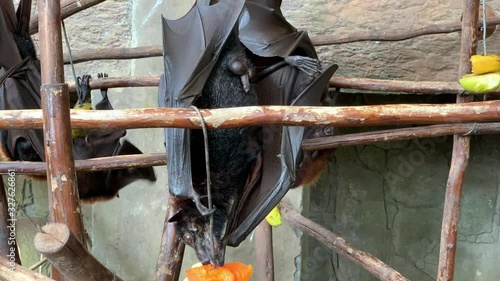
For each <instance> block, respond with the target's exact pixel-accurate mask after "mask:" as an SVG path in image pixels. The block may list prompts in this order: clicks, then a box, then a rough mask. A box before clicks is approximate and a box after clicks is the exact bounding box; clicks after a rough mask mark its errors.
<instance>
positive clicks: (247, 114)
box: [0, 100, 500, 137]
mask: <svg viewBox="0 0 500 281" xmlns="http://www.w3.org/2000/svg"><path fill="white" fill-rule="evenodd" d="M200 112H201V114H202V116H203V118H204V119H205V122H206V125H207V127H208V128H210V129H224V128H238V127H246V126H262V125H268V124H283V125H288V126H316V125H331V126H337V127H363V126H380V125H396V124H446V123H466V122H493V121H500V114H499V112H500V100H494V101H481V102H472V103H469V104H392V105H370V106H338V107H337V106H336V107H320V106H316V107H315V106H300V107H299V106H248V107H234V108H221V109H200ZM229 116H230V118H229ZM102 120H106V122H102ZM42 121H43V119H42V114H41V111H40V110H2V111H0V129H13V128H16V129H29V128H40V127H41V125H42ZM71 125H72V127H73V128H110V127H112V128H122V129H131V128H189V129H199V128H200V120H199V118H198V116H197V114H196V112H195V111H194V110H192V109H189V108H142V109H123V110H91V111H89V110H71ZM69 137H70V136H69Z"/></svg>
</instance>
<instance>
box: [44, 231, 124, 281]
mask: <svg viewBox="0 0 500 281" xmlns="http://www.w3.org/2000/svg"><path fill="white" fill-rule="evenodd" d="M35 248H36V250H37V251H38V252H40V253H42V254H43V255H44V256H45V257H46V258H47V259H48V260H49V261H50V262H51V263H52V265H53V266H55V267H56V268H57V269H58V270H59V272H60V273H61V274H62V275H63V276H64V277H65V278H67V279H66V280H72V281H113V280H116V281H120V280H121V279H120V278H119V277H118V276H116V274H113V273H112V272H111V271H109V270H108V269H107V268H106V267H104V266H103V265H102V264H101V263H100V262H99V261H98V260H97V259H96V258H94V257H93V256H92V255H91V254H90V253H89V252H88V251H87V250H86V249H85V248H84V247H83V245H82V244H81V243H80V242H79V241H78V239H77V238H76V237H75V236H74V235H73V233H71V231H70V230H69V228H68V226H67V225H65V224H62V223H50V224H47V225H45V226H43V227H42V232H39V233H37V234H36V235H35Z"/></svg>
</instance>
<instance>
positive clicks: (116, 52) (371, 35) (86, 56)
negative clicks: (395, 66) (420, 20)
mask: <svg viewBox="0 0 500 281" xmlns="http://www.w3.org/2000/svg"><path fill="white" fill-rule="evenodd" d="M87 1H88V0H87ZM498 24H500V19H491V20H488V22H487V26H496V25H498ZM461 26H462V25H461V23H459V22H457V23H448V24H435V25H431V26H428V27H424V28H421V29H417V30H410V31H406V30H405V31H394V30H393V31H382V32H380V33H378V34H377V33H376V32H373V31H367V32H362V33H360V32H356V33H353V34H348V35H345V36H343V37H339V36H338V35H326V36H325V35H320V36H312V37H311V40H312V42H313V44H314V45H315V46H324V45H334V44H344V43H353V42H361V41H402V40H407V39H411V38H415V37H419V36H423V35H431V34H443V33H452V32H457V31H460V30H461ZM162 55H163V47H162V46H145V47H135V48H118V49H117V48H101V49H89V50H82V51H74V52H73V59H74V61H73V63H80V62H85V61H91V60H111V59H139V58H149V57H160V56H162ZM64 63H65V64H69V56H68V54H65V55H64Z"/></svg>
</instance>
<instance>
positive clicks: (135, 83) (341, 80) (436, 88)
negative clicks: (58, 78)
mask: <svg viewBox="0 0 500 281" xmlns="http://www.w3.org/2000/svg"><path fill="white" fill-rule="evenodd" d="M159 81H160V77H159V76H134V77H111V78H102V79H91V80H90V88H91V89H103V88H121V87H158V83H159ZM68 84H69V91H70V92H75V91H76V89H75V83H74V82H73V81H70V82H68ZM330 87H334V88H340V89H357V90H366V91H381V92H384V94H386V93H391V92H392V93H410V94H422V95H440V94H460V93H463V92H464V89H463V88H462V86H461V85H460V84H459V83H458V82H434V81H404V80H399V81H398V80H384V79H367V78H349V77H342V76H334V77H332V79H330ZM498 93H500V91H497V92H492V93H490V94H498Z"/></svg>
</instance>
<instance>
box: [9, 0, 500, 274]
mask: <svg viewBox="0 0 500 281" xmlns="http://www.w3.org/2000/svg"><path fill="white" fill-rule="evenodd" d="M102 1H104V0H83V1H72V2H68V3H69V4H68V5H66V6H64V7H61V6H60V2H59V1H58V0H40V1H38V12H39V15H38V16H35V17H33V22H32V26H33V28H32V30H31V31H32V33H35V32H36V31H37V28H36V26H39V28H40V46H41V54H40V60H41V70H42V84H43V85H42V91H41V93H42V102H43V109H42V110H21V111H4V112H0V128H1V129H12V128H41V127H43V130H44V135H45V139H46V141H45V143H46V148H45V149H46V150H45V152H46V155H47V162H46V164H44V163H21V162H3V163H0V172H1V173H7V171H8V170H9V169H15V170H16V171H17V172H18V173H26V174H45V173H46V175H47V181H48V186H49V194H50V198H49V204H50V206H49V207H50V214H51V221H52V222H53V223H56V224H50V225H47V226H46V227H45V228H43V229H42V232H41V233H39V235H40V237H37V248H38V249H39V250H40V251H41V252H44V253H45V254H46V257H47V258H48V259H49V260H50V262H51V263H52V265H54V266H55V268H57V269H59V270H60V271H61V274H62V275H64V276H66V277H67V280H120V279H119V278H118V277H117V276H114V275H113V274H110V272H109V271H108V270H107V269H106V268H105V267H104V266H102V265H101V264H99V263H98V262H97V260H95V259H94V258H93V257H92V256H91V254H90V253H89V252H88V251H86V250H85V247H84V246H83V245H85V243H84V241H83V237H84V236H83V225H82V219H81V217H80V212H79V202H78V197H77V196H76V195H75V194H76V192H75V185H74V183H75V180H76V178H75V177H76V175H75V171H76V170H79V171H80V170H85V171H95V170H105V169H112V168H123V167H144V166H153V165H165V164H166V161H165V155H164V154H154V155H141V156H136V155H134V156H117V157H109V158H102V159H90V160H83V161H74V160H73V157H72V155H71V153H66V152H67V151H72V149H71V146H72V144H71V143H72V142H71V134H70V130H71V125H72V126H73V127H77V128H98V127H102V126H107V127H117V128H151V127H185V128H200V122H199V119H198V118H195V117H196V116H195V114H196V113H195V112H193V111H192V110H189V109H178V108H177V109H175V108H174V109H173V108H164V109H134V110H114V111H111V112H99V111H93V112H92V111H91V112H89V111H72V110H70V109H69V106H68V104H69V98H68V91H70V90H72V89H73V87H74V86H73V87H72V86H71V85H70V86H68V85H67V84H66V82H65V81H64V78H63V67H62V66H63V64H64V63H65V61H67V60H66V59H63V53H62V43H61V38H62V36H61V28H60V26H61V25H60V22H61V18H65V17H67V16H69V15H71V14H74V13H76V12H78V11H79V10H82V9H84V8H88V7H91V6H93V5H96V4H98V3H100V2H102ZM77 2H78V3H77ZM61 8H62V9H61ZM478 11H479V0H463V20H462V23H454V24H448V25H439V26H431V27H429V28H426V29H422V30H419V31H418V32H409V33H404V34H403V33H391V34H392V35H391V36H386V37H383V36H382V37H380V36H378V37H377V36H373V35H371V34H364V35H363V34H362V35H359V34H358V35H356V36H347V37H345V38H340V39H339V38H331V37H329V36H320V37H319V36H318V37H313V42H314V43H315V45H328V44H340V43H346V42H354V41H366V40H377V41H395V40H404V39H408V38H413V37H416V36H421V35H424V34H436V33H449V32H455V31H461V32H462V35H461V36H462V37H461V38H462V40H461V58H460V71H459V73H458V75H457V77H460V76H462V75H463V74H466V73H468V72H470V69H471V65H470V61H469V58H470V56H471V55H473V54H475V52H476V46H477V37H478V36H477V32H478ZM488 24H489V25H497V24H500V20H495V21H492V22H489V23H488ZM49 42H50V44H49ZM54 44H56V45H55V47H54ZM96 54H97V55H99V57H97V56H95V55H96ZM160 55H162V53H161V48H159V47H141V48H132V49H127V50H107V51H103V50H100V51H99V52H96V51H93V50H90V51H83V52H77V53H75V54H74V57H75V62H82V61H88V60H95V59H131V58H141V57H151V56H160ZM90 85H91V87H92V88H102V87H133V86H157V85H158V77H132V78H130V77H128V78H107V79H99V80H98V81H92V82H91V84H90ZM330 85H331V86H332V87H335V88H353V89H363V90H372V91H397V92H406V93H408V94H431V95H432V94H444V93H446V94H456V95H457V103H456V104H448V105H382V106H353V107H302V108H301V109H300V110H298V111H297V110H296V107H294V108H291V107H286V106H262V107H246V108H241V109H240V110H238V114H236V111H234V110H231V109H214V110H201V114H202V115H203V117H204V119H205V120H206V124H207V126H208V127H209V128H229V127H235V126H242V125H243V126H250V125H263V124H273V123H274V124H275V123H280V124H286V125H302V126H308V125H314V124H323V125H324V124H332V125H336V126H368V125H395V124H441V125H432V126H426V127H418V128H411V129H397V130H385V131H376V132H369V133H362V134H353V135H344V136H335V137H330V138H324V139H313V140H308V141H306V142H304V144H303V148H304V149H324V148H331V147H336V146H346V145H356V144H368V143H373V142H378V141H387V140H402V139H412V138H422V137H430V136H439V135H453V134H454V135H455V138H454V144H453V156H452V162H451V169H450V173H449V178H448V183H447V187H446V197H445V198H446V199H445V207H444V213H443V222H442V233H441V248H440V256H439V268H438V276H437V280H439V281H451V280H453V273H454V264H455V250H456V243H457V226H458V223H457V222H458V214H459V208H460V197H461V193H462V186H463V178H464V172H465V170H466V168H467V163H468V158H469V150H470V149H469V147H470V137H469V136H470V135H471V134H495V133H499V132H500V123H486V122H494V121H499V122H500V100H494V101H483V102H471V101H472V97H471V95H468V94H467V93H464V92H463V91H462V88H461V87H460V86H459V84H458V83H453V82H410V81H388V80H374V79H355V78H343V77H335V78H333V79H332V80H331V83H330ZM469 102H470V103H469ZM463 103H468V104H463ZM478 112H480V114H478ZM228 114H231V120H228V119H229V118H227V116H228ZM100 120H108V122H107V123H106V124H103V123H102V122H100ZM452 123H455V124H452ZM70 124H71V125H70ZM165 192H167V191H165ZM0 207H2V208H6V206H5V203H2V201H0ZM281 209H282V213H283V216H284V218H285V219H286V220H287V221H288V222H289V223H290V224H291V225H292V226H293V227H296V228H298V229H300V230H302V231H303V232H305V233H308V234H310V235H312V236H313V237H314V238H316V239H318V240H319V241H320V242H322V243H323V244H324V245H325V246H326V247H328V248H330V249H332V250H334V251H337V252H338V253H339V254H341V255H343V256H345V257H347V258H348V259H350V260H352V261H354V262H356V263H357V264H359V265H361V266H362V267H363V268H365V269H366V270H368V271H369V272H370V273H372V274H373V275H374V276H376V277H377V278H378V279H380V280H407V279H406V278H405V277H403V275H402V274H401V273H398V272H397V271H395V270H394V269H392V268H390V267H389V266H388V265H387V264H385V263H383V262H382V261H380V260H379V259H377V258H376V257H373V256H372V255H370V254H368V253H365V252H363V251H361V250H359V249H356V248H355V247H353V246H352V245H350V244H349V243H348V242H346V241H345V240H344V239H342V238H341V237H338V236H337V235H335V234H334V233H332V232H330V231H328V230H326V229H324V228H322V227H321V226H319V225H317V224H315V223H313V222H311V221H309V220H308V219H306V218H304V217H302V216H301V215H300V214H298V213H296V212H294V211H293V210H292V209H291V208H290V207H289V206H287V205H286V204H282V205H281ZM2 211H3V210H0V214H4V215H6V213H5V212H2ZM166 217H167V218H169V217H170V216H169V215H168V214H167V216H166ZM2 219H3V220H4V221H5V219H6V218H5V217H4V218H2ZM59 223H62V224H64V225H61V224H59ZM65 225H66V226H67V229H66V228H65V227H66V226H65ZM0 226H1V227H3V228H4V229H0V234H2V233H3V231H5V226H3V224H0ZM44 229H45V230H44ZM68 230H69V231H68ZM256 231H257V232H258V234H257V239H256V243H257V244H258V245H257V247H258V249H259V251H258V255H259V258H258V260H260V261H267V262H260V263H258V264H257V266H258V271H259V275H258V278H259V280H260V281H270V280H274V275H273V266H272V265H273V263H272V260H273V257H272V238H271V228H270V226H269V225H268V224H266V223H263V224H261V226H259V227H258V228H257V230H256ZM51 235H53V236H54V237H56V238H57V239H54V238H53V237H52V236H51ZM0 237H3V236H2V235H0ZM2 242H3V241H2ZM4 246H5V245H2V246H1V247H0V252H2V251H4V250H5V249H3V247H4ZM183 252H184V245H183V244H182V243H181V242H180V239H179V238H178V237H177V236H176V235H175V230H174V229H173V227H171V225H170V224H168V222H167V221H166V222H165V227H164V232H163V237H162V246H161V249H160V255H159V257H158V263H157V274H156V278H155V281H174V280H178V278H179V271H180V265H181V262H182V258H183ZM77 259H84V260H88V261H91V263H90V265H89V264H87V265H86V266H87V268H86V270H87V271H90V268H91V269H92V270H91V271H92V272H93V274H90V275H82V271H81V270H82V266H80V267H79V262H78V260H77ZM88 266H91V267H90V268H89V267H88ZM6 270H8V269H7V267H6V266H5V265H4V262H3V261H2V266H0V276H2V277H3V278H7V280H26V279H22V276H28V275H33V276H34V274H31V273H29V272H27V271H26V270H24V269H20V270H19V271H18V272H17V273H19V274H17V273H16V275H15V276H14V275H13V276H12V277H5V276H8V275H2V274H3V273H5V271H6ZM33 278H35V277H33ZM36 278H38V279H34V280H46V279H44V278H43V277H40V276H38V277H36ZM53 279H55V280H60V279H61V276H60V275H59V273H57V271H56V270H54V275H53Z"/></svg>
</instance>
